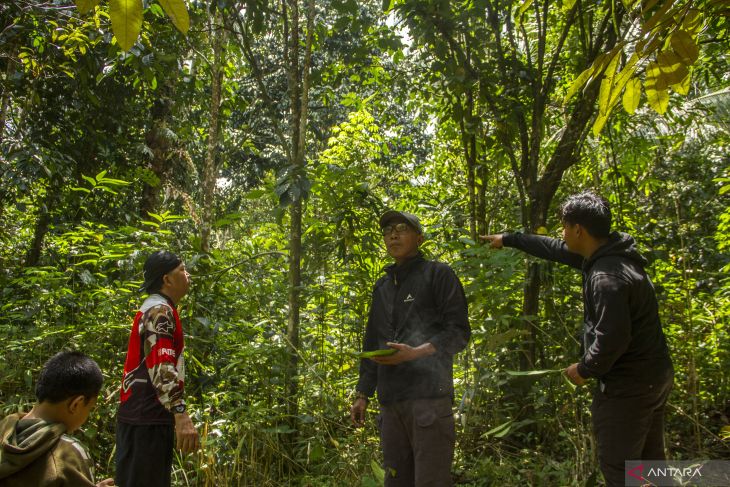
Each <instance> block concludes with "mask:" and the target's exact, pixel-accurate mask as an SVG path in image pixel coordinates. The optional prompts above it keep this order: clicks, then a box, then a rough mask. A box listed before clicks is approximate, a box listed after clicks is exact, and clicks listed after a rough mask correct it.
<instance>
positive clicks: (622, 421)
mask: <svg viewBox="0 0 730 487" xmlns="http://www.w3.org/2000/svg"><path fill="white" fill-rule="evenodd" d="M672 383H673V379H672V373H671V371H669V372H667V375H666V376H664V377H662V378H660V379H658V380H657V381H656V382H655V383H653V384H615V385H610V384H609V385H604V386H601V384H600V383H599V386H598V387H597V388H596V391H595V392H594V395H593V403H592V405H591V413H592V417H593V432H594V434H595V436H596V441H597V443H598V461H599V463H600V465H601V471H602V472H603V476H604V477H605V479H606V486H607V487H615V486H624V485H626V483H625V479H626V468H625V465H624V462H626V461H627V460H665V459H666V455H665V452H664V408H665V405H666V403H667V397H668V396H669V391H670V390H671V389H672Z"/></svg>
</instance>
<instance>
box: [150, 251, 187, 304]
mask: <svg viewBox="0 0 730 487" xmlns="http://www.w3.org/2000/svg"><path fill="white" fill-rule="evenodd" d="M180 264H182V260H181V259H180V257H178V256H177V255H175V254H173V253H172V252H168V251H167V250H158V251H157V252H153V253H152V254H150V255H149V257H147V260H145V263H144V283H143V284H142V287H141V288H140V291H146V292H147V293H148V294H155V293H159V292H160V289H162V283H163V281H162V278H163V277H164V276H165V274H167V273H168V272H172V271H173V270H174V269H175V268H177V266H179V265H180Z"/></svg>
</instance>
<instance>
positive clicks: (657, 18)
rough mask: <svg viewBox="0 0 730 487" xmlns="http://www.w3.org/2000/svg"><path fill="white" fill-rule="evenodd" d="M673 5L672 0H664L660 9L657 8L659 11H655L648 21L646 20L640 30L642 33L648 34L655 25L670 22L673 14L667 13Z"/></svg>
mask: <svg viewBox="0 0 730 487" xmlns="http://www.w3.org/2000/svg"><path fill="white" fill-rule="evenodd" d="M673 5H674V1H673V0H666V1H665V2H664V3H663V4H662V6H661V7H659V10H657V11H656V12H655V13H654V14H653V15H652V16H651V18H649V20H647V21H646V22H645V23H644V25H643V26H642V28H641V30H642V31H643V32H644V33H647V32H649V31H650V30H652V29H653V28H654V27H655V26H656V25H657V24H659V23H662V24H663V23H664V22H671V20H672V15H673V12H669V9H670V8H671V7H672V6H673Z"/></svg>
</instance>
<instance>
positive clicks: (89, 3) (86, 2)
mask: <svg viewBox="0 0 730 487" xmlns="http://www.w3.org/2000/svg"><path fill="white" fill-rule="evenodd" d="M97 5H99V0H76V8H78V9H79V12H81V13H82V14H85V13H88V12H90V11H91V10H93V9H94V7H96V6H97Z"/></svg>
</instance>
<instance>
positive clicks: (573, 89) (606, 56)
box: [563, 50, 616, 103]
mask: <svg viewBox="0 0 730 487" xmlns="http://www.w3.org/2000/svg"><path fill="white" fill-rule="evenodd" d="M615 54H616V52H615V50H614V51H611V52H610V53H603V54H601V55H600V56H598V57H596V59H595V60H594V61H593V64H591V66H590V67H589V68H587V69H585V70H584V71H583V72H582V73H580V74H579V75H578V77H577V78H576V79H575V81H573V84H571V85H570V88H568V92H567V93H566V94H565V98H564V99H563V103H568V102H569V101H570V99H571V98H573V95H575V94H576V93H577V92H578V90H579V89H581V88H582V87H583V86H584V85H585V84H586V83H588V82H589V81H590V80H591V79H592V78H593V77H595V76H597V75H599V74H601V73H602V72H603V70H604V69H605V67H606V65H607V64H608V63H609V62H610V61H611V60H612V59H613V56H615Z"/></svg>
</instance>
